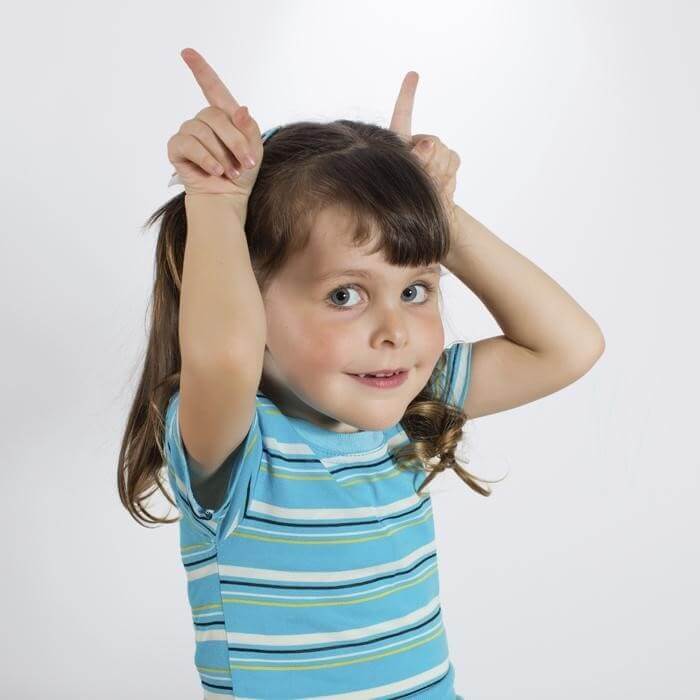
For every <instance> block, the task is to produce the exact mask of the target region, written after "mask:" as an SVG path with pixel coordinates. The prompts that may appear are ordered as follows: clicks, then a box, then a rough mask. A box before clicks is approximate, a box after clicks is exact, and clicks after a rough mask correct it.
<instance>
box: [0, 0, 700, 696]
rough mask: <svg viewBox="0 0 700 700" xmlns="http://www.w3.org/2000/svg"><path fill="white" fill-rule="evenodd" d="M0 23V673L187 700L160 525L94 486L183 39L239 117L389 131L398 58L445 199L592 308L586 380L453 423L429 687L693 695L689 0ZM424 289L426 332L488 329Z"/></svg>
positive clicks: (101, 482)
mask: <svg viewBox="0 0 700 700" xmlns="http://www.w3.org/2000/svg"><path fill="white" fill-rule="evenodd" d="M1 31H2V41H1V42H0V51H1V52H2V56H1V58H2V66H3V83H4V85H3V87H4V93H5V97H4V99H3V103H4V105H3V110H2V113H3V119H2V122H3V125H2V129H1V130H0V138H1V139H2V142H1V154H2V160H3V166H4V167H2V169H1V173H0V177H1V178H2V210H3V222H2V224H3V233H2V238H1V240H2V250H1V251H0V260H1V261H2V267H3V269H2V274H1V275H0V284H1V285H2V289H1V290H0V291H1V292H2V308H3V311H2V335H3V343H2V349H3V357H2V397H3V400H2V405H3V411H2V415H3V420H2V471H1V474H2V476H1V478H2V482H1V484H0V488H1V489H2V497H3V506H4V507H3V508H2V511H1V512H2V516H1V517H2V522H1V523H0V525H1V526H2V532H3V533H4V536H5V546H4V547H3V550H4V551H3V562H2V571H3V575H2V586H3V590H2V603H3V607H4V612H3V614H2V623H3V624H2V627H3V634H2V645H3V646H2V649H0V652H1V653H0V659H1V661H0V664H2V668H1V673H0V694H2V695H3V696H4V697H8V698H9V697H12V698H13V699H14V700H20V699H25V698H31V699H34V698H52V700H58V699H59V698H61V699H63V698H88V697H90V698H110V699H111V698H115V699H116V698H126V697H139V698H149V700H156V699H157V700H160V699H161V698H163V699H164V700H165V699H167V700H190V699H192V698H200V697H201V691H200V686H199V682H198V679H197V675H196V670H195V667H194V660H193V655H194V636H193V629H192V622H191V617H190V611H189V606H188V602H187V597H186V580H185V574H184V570H183V568H182V564H181V561H180V554H179V540H178V531H177V525H169V526H163V527H161V528H159V529H153V530H148V529H145V528H143V527H141V526H139V525H137V524H136V523H135V522H134V521H133V520H132V519H131V517H130V516H129V515H128V513H127V512H126V511H125V510H124V509H123V507H122V506H121V504H120V502H119V499H118V496H117V490H116V466H117V454H118V449H119V446H120V441H121V438H122V431H123V428H124V423H125V420H126V414H127V411H128V409H129V407H130V404H131V399H132V395H133V391H134V390H135V387H136V382H137V379H138V377H139V375H140V368H141V365H140V362H141V360H142V356H143V350H144V347H145V340H146V312H147V308H146V306H147V303H148V298H149V295H150V291H151V285H152V276H153V253H154V245H155V241H156V237H157V230H155V229H153V230H150V231H147V230H141V226H142V225H143V223H144V221H145V220H146V218H147V217H148V215H149V214H151V213H152V212H153V211H154V210H155V209H156V208H158V207H159V206H160V205H161V204H162V203H164V202H165V201H166V200H167V199H169V198H170V197H172V196H173V195H174V194H176V193H177V192H179V191H180V188H179V187H176V188H172V189H170V190H168V189H167V188H166V184H167V182H168V180H169V178H170V174H171V172H172V167H171V165H170V163H169V162H168V160H167V155H166V143H167V140H168V139H169V138H170V136H171V135H172V134H173V133H175V132H176V131H177V129H178V128H179V125H180V124H181V122H182V121H184V120H185V119H189V118H191V117H193V116H194V115H195V114H196V113H197V112H198V111H199V110H200V109H202V107H204V106H205V104H204V102H203V97H202V95H201V92H200V90H199V87H198V86H197V84H196V83H195V81H194V79H193V78H192V76H191V73H190V71H189V69H188V68H187V66H186V65H185V63H184V61H183V60H182V59H181V57H180V56H179V52H180V51H181V50H182V49H183V48H185V47H187V46H192V47H194V48H195V49H197V50H199V51H200V52H202V53H203V55H204V56H205V57H206V58H207V59H208V60H209V62H210V63H211V64H212V65H213V66H214V67H215V69H216V70H217V71H218V72H219V74H220V75H221V76H222V78H223V79H224V81H225V82H226V83H227V84H228V86H229V88H230V89H231V91H232V93H233V94H234V95H235V96H236V98H237V99H238V100H239V102H240V103H241V104H247V105H249V107H250V111H251V113H252V114H253V116H254V117H255V118H256V119H257V120H258V123H259V124H260V125H261V127H262V128H268V127H270V126H274V125H276V124H279V123H282V122H289V121H293V120H297V119H314V120H331V119H336V118H342V117H346V118H356V119H361V120H364V121H372V122H376V123H378V124H381V125H383V126H388V123H389V119H390V117H391V110H392V108H393V104H394V100H395V97H396V94H397V92H398V89H399V86H400V84H401V80H402V79H403V77H404V75H405V73H406V72H407V71H409V70H416V71H417V72H418V73H419V74H420V81H419V84H418V90H417V95H416V105H415V111H414V132H425V133H433V134H436V135H438V136H439V137H440V138H441V139H442V140H443V141H444V142H445V143H446V144H448V145H449V146H450V148H452V149H454V150H456V151H457V152H458V153H459V154H460V157H461V161H462V165H461V168H460V171H459V175H458V184H457V192H456V197H455V199H456V201H457V202H458V203H459V204H460V205H461V206H463V207H464V208H465V209H467V211H469V212H470V213H471V214H472V215H474V216H475V217H476V218H477V219H479V220H480V221H482V222H483V223H484V224H485V225H486V226H488V227H489V229H491V230H492V231H493V232H494V233H496V234H497V235H498V236H499V237H501V238H502V239H503V240H505V241H506V242H507V243H508V244H509V245H511V246H513V247H514V248H516V249H517V250H519V251H520V252H521V253H522V254H524V255H525V256H527V257H528V258H529V259H530V260H532V261H533V262H534V263H535V264H537V265H538V266H540V267H541V268H542V269H543V270H545V271H546V272H547V273H548V274H549V275H551V276H552V277H553V278H554V279H555V280H556V281H557V282H558V283H559V284H561V285H562V286H563V287H564V288H565V289H566V290H567V291H568V292H569V293H570V294H571V295H572V296H573V297H574V298H575V299H576V300H577V301H578V303H579V304H581V306H583V308H584V309H586V311H587V312H588V313H590V314H591V316H593V318H594V319H595V320H596V321H597V322H598V324H599V325H600V327H601V329H602V330H603V333H604V335H605V339H606V350H605V353H604V355H603V356H602V357H601V359H600V360H599V361H598V363H597V364H596V365H595V366H594V367H593V369H592V370H591V371H590V372H589V373H588V374H586V375H585V376H584V377H582V378H581V379H579V380H578V381H576V382H575V383H573V384H572V385H570V386H568V387H566V388H565V389H563V390H561V391H559V392H557V393H556V394H553V395H550V396H548V397H545V398H544V399H541V400H539V401H536V402H534V403H531V404H529V405H527V406H522V407H520V408H517V409H514V410H511V411H507V412H504V413H501V414H495V415H491V416H486V417H484V418H481V419H477V420H476V421H475V422H474V423H472V424H470V425H469V428H468V431H467V437H466V439H465V441H464V448H465V449H466V450H467V451H468V452H467V454H468V455H469V456H470V459H471V462H470V464H469V467H470V469H471V471H474V472H475V473H476V474H477V475H479V476H483V477H486V478H491V479H496V478H499V477H501V476H503V475H505V474H507V478H506V479H504V480H503V481H500V482H499V483H497V484H493V485H492V487H493V490H494V493H493V495H492V496H491V497H489V498H484V497H482V496H479V495H478V494H476V493H474V492H473V491H471V490H470V489H468V488H467V487H466V486H465V485H464V484H463V483H462V482H461V481H460V480H459V478H458V477H457V476H456V475H455V474H452V473H449V474H446V475H442V477H441V478H439V479H438V481H436V482H434V483H435V486H434V487H433V490H432V493H433V503H434V506H435V519H436V528H437V532H438V542H439V561H440V571H441V578H440V580H441V591H442V602H443V612H444V617H445V623H446V627H447V632H448V640H449V644H450V650H451V658H452V661H453V663H454V666H455V670H456V690H457V692H458V693H461V694H462V695H464V696H465V697H466V698H467V699H468V700H496V699H499V700H501V699H503V700H506V699H507V700H512V699H514V698H518V700H549V699H551V700H555V699H556V700H560V699H561V698H567V700H590V699H591V698H596V699H604V700H613V699H614V700H617V699H619V698H635V700H652V699H653V700H657V699H658V698H664V699H666V698H670V699H673V700H686V699H687V700H690V699H691V698H693V699H694V698H698V697H700V666H699V665H698V664H697V661H698V658H699V654H700V612H699V609H698V601H697V594H698V590H699V589H700V580H699V579H700V576H699V574H698V553H699V552H698V550H699V547H698V533H699V531H700V529H699V528H700V518H699V516H698V500H699V497H700V492H699V489H698V467H699V465H700V458H699V457H698V434H699V432H700V431H699V429H698V409H697V395H698V390H699V389H700V386H699V384H700V382H699V372H698V366H697V362H698V357H697V352H698V313H697V305H698V301H699V300H700V294H699V292H700V289H699V285H698V277H697V269H698V253H699V252H700V250H699V246H698V234H699V233H700V230H699V228H700V227H699V226H698V199H699V197H698V191H699V189H700V188H699V187H698V185H699V184H700V178H699V176H698V172H699V170H698V163H699V162H700V148H699V146H700V140H699V137H698V124H700V114H699V112H700V109H699V107H700V98H699V87H698V86H699V85H700V69H699V68H700V50H699V49H698V46H699V45H698V42H697V37H698V34H699V32H700V11H699V9H698V5H697V3H693V2H668V1H667V2H632V1H629V2H622V1H617V2H610V1H605V2H603V1H601V0H595V1H591V0H586V1H585V2H584V1H583V0H581V1H578V2H572V1H562V0H557V1H554V0H551V1H548V2H544V1H538V2H514V1H513V2H462V3H457V2H436V1H431V2H420V3H419V2H407V1H406V0H403V1H402V2H381V3H379V2H366V1H363V2H358V1H357V0H356V1H355V2H352V3H348V2H299V1H296V2H271V1H270V0H268V1H267V2H264V3H248V2H245V3H244V2H206V1H205V2H196V3H195V2H180V1H174V0H168V2H164V1H162V0H160V1H157V2H156V1H150V2H138V3H137V2H133V1H129V2H125V1H123V2H119V3H110V4H105V3H91V2H85V1H81V2H75V1H72V2H71V1H68V2H66V1H65V0H64V1H63V2H60V3H48V2H44V3H28V4H22V5H19V4H16V3H15V4H14V5H13V7H12V14H11V15H10V14H9V13H5V15H4V18H3V28H2V30H1ZM444 293H445V295H446V299H447V301H448V302H449V303H448V312H449V318H448V319H447V321H446V322H447V324H448V326H447V328H448V331H450V332H452V333H453V336H451V337H454V336H461V337H464V338H467V339H470V340H476V339H478V338H481V337H486V336H491V335H496V334H499V333H500V329H499V328H498V326H497V324H496V322H495V321H494V319H493V318H492V316H491V315H490V313H489V312H488V310H487V309H486V308H485V307H484V306H483V305H482V304H481V302H480V301H479V299H478V298H477V297H476V296H475V295H474V294H473V293H472V292H471V291H470V290H469V289H467V288H466V287H465V286H463V285H462V284H461V283H460V282H459V281H458V280H457V279H456V278H454V277H452V276H450V275H448V276H446V278H445V280H444ZM449 340H450V337H448V341H449ZM158 503H163V507H162V508H161V509H160V511H159V512H161V513H163V514H165V513H166V511H167V508H166V507H165V506H166V505H167V504H166V503H165V501H164V499H160V500H158V501H154V508H156V506H157V504H158ZM156 509H157V508H156ZM174 514H175V511H171V515H174Z"/></svg>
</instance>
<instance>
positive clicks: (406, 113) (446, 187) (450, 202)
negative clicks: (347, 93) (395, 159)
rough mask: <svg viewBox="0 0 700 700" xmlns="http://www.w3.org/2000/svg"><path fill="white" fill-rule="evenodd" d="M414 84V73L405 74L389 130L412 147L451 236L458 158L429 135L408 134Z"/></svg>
mask: <svg viewBox="0 0 700 700" xmlns="http://www.w3.org/2000/svg"><path fill="white" fill-rule="evenodd" d="M417 85H418V73H416V72H415V71H409V72H408V73H406V76H405V77H404V79H403V83H401V89H400V90H399V96H398V97H397V99H396V105H395V106H394V113H393V115H392V117H391V124H390V125H389V128H390V129H391V130H392V131H394V132H395V133H397V134H398V135H399V136H400V137H401V138H402V139H403V140H404V141H406V143H409V144H413V149H412V150H411V152H412V153H414V154H415V155H416V157H417V158H418V159H419V161H420V162H421V164H422V165H423V167H424V169H425V170H426V171H427V173H428V175H430V176H431V177H432V178H433V180H434V182H435V185H436V187H437V190H438V193H439V194H440V198H441V199H442V202H443V206H444V208H445V212H446V214H447V217H448V220H449V222H450V233H451V234H452V233H453V231H454V227H455V206H456V205H455V202H454V193H455V187H456V186H457V169H458V168H459V165H460V163H461V160H460V158H459V155H458V154H457V153H456V152H455V151H453V150H451V149H449V148H448V147H447V146H446V145H445V144H444V143H442V141H440V139H439V138H438V137H437V136H431V135H430V134H413V135H411V118H412V115H413V99H414V96H415V94H416V86H417ZM426 146H427V147H426ZM453 239H454V236H453Z"/></svg>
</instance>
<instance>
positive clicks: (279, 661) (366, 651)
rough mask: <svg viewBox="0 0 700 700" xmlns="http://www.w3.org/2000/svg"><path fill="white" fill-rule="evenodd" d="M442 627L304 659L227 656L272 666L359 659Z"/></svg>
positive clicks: (433, 627)
mask: <svg viewBox="0 0 700 700" xmlns="http://www.w3.org/2000/svg"><path fill="white" fill-rule="evenodd" d="M441 627H442V620H438V621H437V622H436V623H435V624H433V625H432V626H431V627H429V628H428V629H425V630H421V631H420V632H418V633H416V634H413V635H411V636H410V637H408V636H406V637H402V638H401V639H398V640H395V641H393V642H391V643H388V644H384V645H382V646H373V647H371V648H369V649H361V650H359V651H353V652H349V653H347V654H333V655H331V656H313V657H307V658H305V659H300V658H299V655H298V653H295V657H294V658H291V659H276V658H275V659H270V658H269V657H256V656H229V661H242V662H244V663H246V662H247V663H250V664H255V663H264V664H265V665H268V664H269V665H270V667H273V666H274V665H275V664H285V665H292V666H294V665H297V666H306V665H308V664H309V663H318V662H319V661H337V660H338V659H361V658H362V657H363V656H372V655H374V654H376V653H378V652H380V651H385V650H386V649H393V648H395V647H401V646H404V645H406V644H412V643H413V642H416V641H417V640H420V639H422V638H423V637H430V636H431V635H432V634H433V632H435V630H437V629H440V628H441Z"/></svg>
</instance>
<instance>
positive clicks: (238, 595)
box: [222, 560, 437, 605]
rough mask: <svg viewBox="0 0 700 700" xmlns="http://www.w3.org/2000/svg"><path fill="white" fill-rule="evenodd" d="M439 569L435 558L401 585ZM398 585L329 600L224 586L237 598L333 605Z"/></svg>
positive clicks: (375, 587)
mask: <svg viewBox="0 0 700 700" xmlns="http://www.w3.org/2000/svg"><path fill="white" fill-rule="evenodd" d="M436 569H437V564H436V563H435V561H434V560H433V563H432V564H430V565H428V566H426V567H425V568H419V569H417V570H416V571H415V572H414V573H413V574H412V575H411V576H409V577H408V578H403V579H401V585H404V584H405V583H410V582H411V581H413V580H415V579H417V578H421V577H423V576H425V575H426V574H427V573H428V572H430V571H435V570H436ZM395 586H396V582H393V583H384V584H382V585H379V586H373V587H372V588H365V589H364V590H362V591H356V592H353V593H342V594H333V598H332V600H329V598H328V597H327V596H323V595H320V594H319V595H301V596H299V595H285V594H281V595H275V594H273V593H249V592H248V591H239V590H238V589H237V588H225V587H222V590H223V593H224V595H233V594H234V593H235V597H236V598H251V599H253V600H291V601H292V602H293V601H298V600H321V601H322V600H325V601H328V602H329V604H331V605H333V604H334V602H335V601H338V600H342V599H348V598H357V597H360V596H367V595H374V594H376V593H378V592H379V591H383V590H385V589H387V588H393V587H395Z"/></svg>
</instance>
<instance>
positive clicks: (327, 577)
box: [207, 539, 435, 583]
mask: <svg viewBox="0 0 700 700" xmlns="http://www.w3.org/2000/svg"><path fill="white" fill-rule="evenodd" d="M434 552H435V540H434V539H433V540H431V541H430V542H428V543H426V544H424V545H422V546H420V547H418V548H417V549H414V550H413V551H412V552H410V553H409V554H407V555H406V556H405V557H402V558H401V559H395V560H393V561H388V562H385V563H383V564H375V565H374V566H365V567H361V568H359V569H341V570H339V571H305V570H302V571H289V570H287V569H260V568H257V567H254V566H235V565H233V564H222V563H220V564H219V566H218V570H219V573H220V575H221V577H222V578H224V577H233V578H244V579H245V578H251V579H263V580H264V581H294V582H297V583H334V582H341V583H342V582H345V581H352V580H356V579H362V578H370V577H372V576H376V575H377V574H385V573H390V572H392V571H396V570H397V569H401V568H403V567H406V566H410V565H411V564H413V563H414V562H415V561H417V560H418V559H421V558H422V557H424V556H425V555H426V554H432V553H434ZM207 568H208V567H207Z"/></svg>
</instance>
